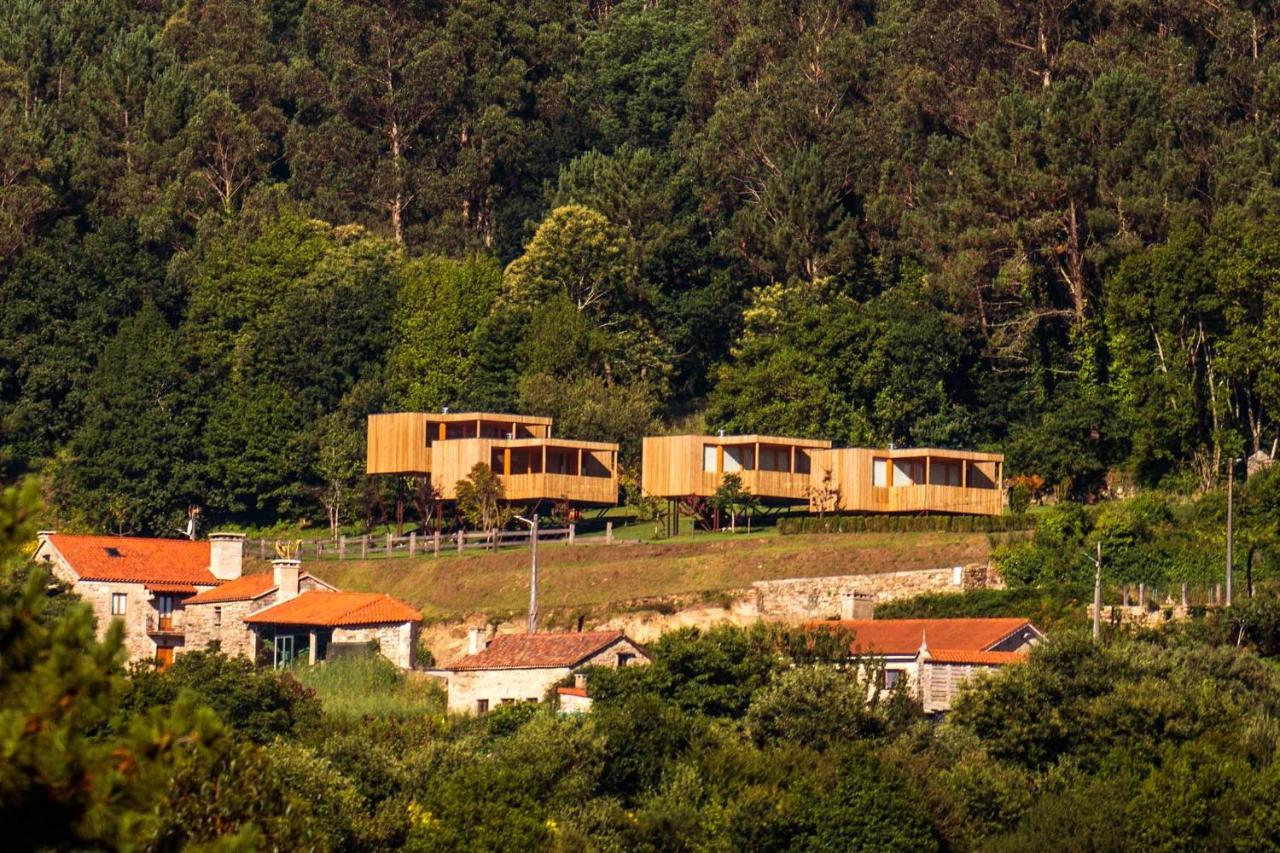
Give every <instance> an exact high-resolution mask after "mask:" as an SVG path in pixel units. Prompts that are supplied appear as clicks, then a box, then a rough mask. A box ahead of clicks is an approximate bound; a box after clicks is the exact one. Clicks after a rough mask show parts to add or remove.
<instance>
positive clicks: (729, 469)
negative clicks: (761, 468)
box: [724, 447, 756, 474]
mask: <svg viewBox="0 0 1280 853" xmlns="http://www.w3.org/2000/svg"><path fill="white" fill-rule="evenodd" d="M755 468H756V453H755V448H753V447H726V448H725V449H724V471H725V473H726V474H732V473H733V472H735V471H754V470H755Z"/></svg>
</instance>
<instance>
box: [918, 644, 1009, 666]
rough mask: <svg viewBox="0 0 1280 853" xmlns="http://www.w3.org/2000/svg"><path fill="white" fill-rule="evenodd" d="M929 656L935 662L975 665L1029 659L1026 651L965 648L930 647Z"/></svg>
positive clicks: (995, 664)
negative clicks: (989, 650) (991, 650)
mask: <svg viewBox="0 0 1280 853" xmlns="http://www.w3.org/2000/svg"><path fill="white" fill-rule="evenodd" d="M929 658H930V660H932V661H933V662H934V663H960V664H972V665H973V666H1004V665H1005V664H1010V663H1022V662H1023V661H1025V660H1026V659H1027V653H1026V652H971V651H965V650H963V649H933V648H931V649H929Z"/></svg>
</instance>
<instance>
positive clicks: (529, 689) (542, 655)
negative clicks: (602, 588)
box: [437, 628, 650, 714]
mask: <svg viewBox="0 0 1280 853" xmlns="http://www.w3.org/2000/svg"><path fill="white" fill-rule="evenodd" d="M482 633H483V632H482V631H481V629H478V628H477V629H473V630H472V631H471V634H470V637H469V643H468V653H467V654H466V655H465V656H463V657H461V658H459V659H457V660H455V661H453V662H452V663H450V664H449V665H448V666H445V667H442V668H441V669H440V670H438V671H437V674H439V675H441V676H443V677H444V678H445V679H446V680H447V681H448V688H449V706H448V707H449V710H450V711H451V712H453V713H458V714H483V713H484V712H486V711H488V710H490V709H491V708H496V707H497V706H499V705H509V704H513V703H516V702H540V701H542V699H543V697H544V696H546V694H547V691H548V690H550V689H551V687H552V685H554V684H555V683H556V682H557V681H560V680H562V679H564V678H565V677H566V676H568V675H571V674H574V673H577V672H578V671H580V670H583V669H586V668H587V667H592V666H607V667H622V666H641V665H644V664H648V663H649V662H650V656H649V653H648V651H646V650H645V649H644V647H643V646H640V645H638V644H636V643H634V642H632V641H631V640H630V639H628V638H627V636H626V635H625V634H624V633H623V632H621V631H581V632H576V633H551V634H499V635H497V636H496V637H493V638H492V639H491V640H489V641H488V642H487V643H485V642H484V640H483V638H482ZM577 689H578V690H581V691H582V696H581V697H576V696H575V697H574V698H581V699H586V691H585V690H583V689H582V686H581V685H579V687H578V688H577ZM571 703H572V700H571ZM577 704H581V705H585V703H577ZM575 707H576V706H575Z"/></svg>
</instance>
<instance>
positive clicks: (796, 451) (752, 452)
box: [640, 435, 831, 503]
mask: <svg viewBox="0 0 1280 853" xmlns="http://www.w3.org/2000/svg"><path fill="white" fill-rule="evenodd" d="M829 447H831V442H829V441H817V440H813V439H804V438H783V437H780V436H769V435H734V436H719V435H667V436H655V437H649V438H646V439H645V440H644V455H643V458H642V460H641V474H640V477H641V486H642V488H643V489H644V491H645V492H647V493H648V494H650V495H654V496H656V497H662V498H682V497H687V496H689V495H697V496H699V497H710V496H711V495H712V494H714V493H715V491H716V489H718V488H719V487H720V484H721V483H722V482H724V475H725V474H737V475H738V476H739V477H741V478H742V484H743V486H745V487H746V488H747V490H748V491H750V492H751V493H752V494H753V495H755V496H756V497H759V498H762V499H764V500H767V501H773V502H782V503H804V502H805V501H807V500H808V494H809V477H810V471H811V470H812V467H813V466H812V458H811V457H812V454H813V453H815V452H816V451H819V450H824V449H826V448H829Z"/></svg>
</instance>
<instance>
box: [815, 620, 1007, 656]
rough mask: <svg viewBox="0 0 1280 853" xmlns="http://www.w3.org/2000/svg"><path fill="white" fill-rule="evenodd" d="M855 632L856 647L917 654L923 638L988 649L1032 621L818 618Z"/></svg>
mask: <svg viewBox="0 0 1280 853" xmlns="http://www.w3.org/2000/svg"><path fill="white" fill-rule="evenodd" d="M810 624H811V625H813V626H839V627H841V628H845V629H848V630H850V631H852V632H853V636H854V639H853V647H852V648H853V651H854V652H855V653H859V652H878V653H879V654H883V655H913V654H915V653H916V652H917V651H919V650H920V641H921V639H922V638H923V639H924V640H925V641H926V642H927V643H928V645H929V648H930V649H931V650H932V649H933V648H934V647H935V646H936V647H937V648H940V649H951V650H953V651H971V652H979V651H986V650H987V649H990V648H991V647H992V646H994V645H996V644H997V643H999V642H1000V641H1001V640H1003V639H1005V638H1007V637H1008V636H1010V635H1011V634H1013V633H1015V632H1017V631H1019V630H1021V629H1022V628H1024V627H1026V626H1027V625H1029V624H1030V623H1029V622H1028V621H1027V620H1026V619H1019V618H1016V617H1013V618H998V619H854V620H843V621H836V622H814V623H810Z"/></svg>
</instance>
